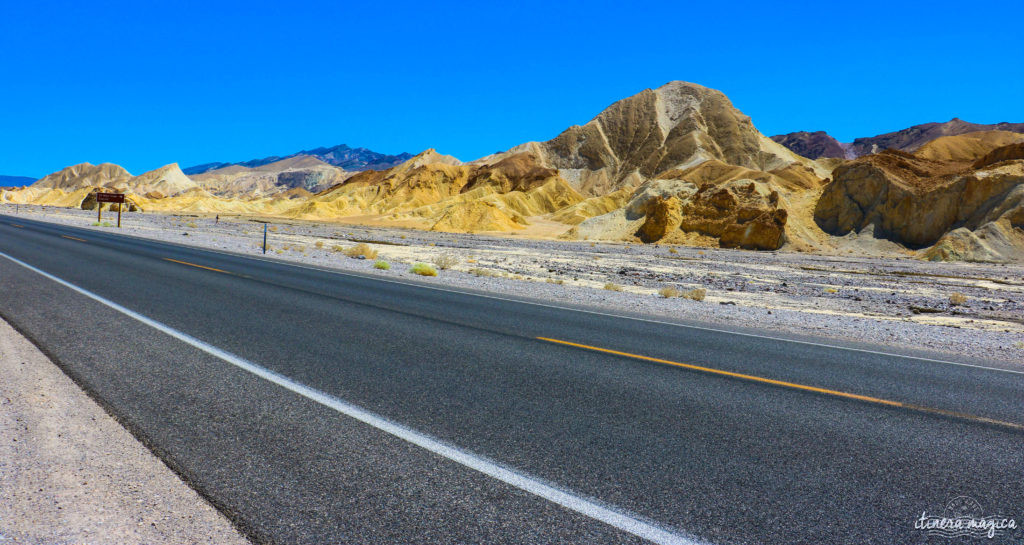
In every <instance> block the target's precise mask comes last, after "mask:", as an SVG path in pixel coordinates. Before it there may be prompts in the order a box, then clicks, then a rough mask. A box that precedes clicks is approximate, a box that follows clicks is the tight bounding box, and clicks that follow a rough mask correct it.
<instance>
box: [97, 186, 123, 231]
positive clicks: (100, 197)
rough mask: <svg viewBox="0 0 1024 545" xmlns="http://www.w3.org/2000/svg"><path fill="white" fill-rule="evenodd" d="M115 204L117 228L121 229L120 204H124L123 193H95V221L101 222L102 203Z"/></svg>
mask: <svg viewBox="0 0 1024 545" xmlns="http://www.w3.org/2000/svg"><path fill="white" fill-rule="evenodd" d="M105 202H109V203H116V204H117V226H118V227H121V204H123V203H124V193H97V194H96V221H97V222H101V221H103V203H105Z"/></svg>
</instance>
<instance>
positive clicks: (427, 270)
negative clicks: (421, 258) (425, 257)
mask: <svg viewBox="0 0 1024 545" xmlns="http://www.w3.org/2000/svg"><path fill="white" fill-rule="evenodd" d="M409 272H411V273H413V274H418V275H420V276H437V269H435V268H434V267H432V266H430V265H427V264H426V263H414V264H413V266H412V268H411V269H409Z"/></svg>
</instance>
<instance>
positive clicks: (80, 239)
mask: <svg viewBox="0 0 1024 545" xmlns="http://www.w3.org/2000/svg"><path fill="white" fill-rule="evenodd" d="M61 236H62V237H64V238H69V239H71V240H77V241H78V242H88V241H87V240H85V239H84V238H78V237H73V236H71V235H61Z"/></svg>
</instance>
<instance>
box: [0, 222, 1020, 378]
mask: <svg viewBox="0 0 1024 545" xmlns="http://www.w3.org/2000/svg"><path fill="white" fill-rule="evenodd" d="M13 208H14V207H13V206H10V205H6V206H4V207H3V212H4V213H12V212H13V211H14V210H13ZM19 213H20V214H22V215H24V217H26V218H31V219H37V220H45V221H50V222H56V223H62V224H67V225H74V226H79V227H88V228H91V229H101V230H105V231H115V230H116V228H113V227H100V226H93V225H92V224H93V223H94V222H95V219H96V218H95V215H94V213H92V212H88V211H82V210H74V209H66V208H54V207H40V206H26V205H22V206H21V207H20V209H19ZM266 222H269V248H270V249H269V251H268V253H267V257H270V258H276V259H282V260H287V261H294V262H299V263H305V264H310V265H316V266H325V267H331V268H336V269H340V270H349V271H358V272H361V273H368V274H376V275H379V276H381V277H383V278H391V279H396V280H399V279H403V278H404V279H410V278H413V277H414V275H413V274H412V273H410V272H409V268H410V266H411V264H413V263H416V262H424V263H429V264H435V263H442V264H443V265H444V268H442V267H437V268H438V269H440V270H439V274H438V276H437V277H419V276H415V278H417V279H419V280H423V281H427V282H432V283H436V284H438V285H444V286H451V287H456V288H461V289H476V290H484V291H488V292H493V293H498V294H509V295H515V296H526V297H532V298H537V299H543V300H547V301H551V302H572V303H575V304H583V305H587V306H591V307H595V308H598V309H604V310H607V311H614V312H624V313H639V314H645V315H651V316H663V317H669V318H672V319H676V320H683V321H692V322H702V323H706V324H709V325H712V326H713V325H714V324H727V325H730V326H733V327H750V328H759V329H768V330H774V331H779V332H783V333H786V334H795V335H812V336H826V337H831V338H836V339H842V340H845V341H851V342H862V343H870V344H876V345H889V346H893V347H899V348H901V349H906V350H923V351H929V352H936V353H943V354H946V355H949V356H950V357H955V356H961V357H967V358H973V359H981V360H997V361H1002V362H1009V363H1012V364H1024V267H1022V266H1020V265H1012V264H977V263H943V262H928V261H922V260H919V259H914V258H910V257H907V258H871V257H853V256H841V255H831V256H829V255H810V254H802V253H784V252H755V251H745V250H726V249H706V248H703V249H702V248H691V247H685V246H669V245H640V244H626V243H600V242H599V243H591V242H583V241H562V240H545V239H536V238H524V237H520V238H516V237H510V236H508V235H507V234H506V235H504V236H503V237H495V236H487V235H479V234H477V235H472V234H450V233H433V232H425V231H418V230H412V229H397V228H385V227H365V226H358V225H345V224H339V223H315V222H308V221H299V220H281V219H280V218H259V217H243V216H221V217H220V220H219V223H218V222H217V220H216V218H215V216H214V215H197V214H154V213H126V214H125V215H124V218H123V227H122V228H121V229H120V230H117V232H120V233H123V234H126V235H133V236H141V237H146V238H151V239H157V240H164V241H170V242H175V243H182V244H189V245H195V246H200V247H206V248H212V249H217V250H223V251H230V252H239V253H244V254H251V255H254V256H260V255H261V241H262V235H263V225H264V223H266ZM357 244H367V245H368V246H370V247H371V248H372V249H373V250H376V251H377V252H379V255H378V256H377V258H376V259H377V260H383V261H386V262H388V263H389V264H390V266H391V268H390V269H389V270H378V269H375V268H374V262H375V261H376V260H374V259H357V258H351V257H348V256H347V255H346V250H348V249H350V248H352V247H354V246H356V245H357ZM665 288H669V289H674V290H676V291H678V292H680V293H686V292H689V291H691V290H697V289H703V290H706V297H705V298H704V300H703V301H695V300H691V299H687V298H683V297H668V298H666V297H663V296H661V295H659V292H661V291H662V290H663V289H665ZM961 296H962V299H959V298H960V297H961ZM961 301H962V302H961Z"/></svg>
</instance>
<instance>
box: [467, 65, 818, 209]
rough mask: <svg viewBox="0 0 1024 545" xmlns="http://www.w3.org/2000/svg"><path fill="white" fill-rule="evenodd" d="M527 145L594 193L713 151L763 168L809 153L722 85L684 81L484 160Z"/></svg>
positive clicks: (744, 164)
mask: <svg viewBox="0 0 1024 545" xmlns="http://www.w3.org/2000/svg"><path fill="white" fill-rule="evenodd" d="M521 152H530V153H532V154H534V155H536V156H537V157H538V159H539V161H540V162H541V164H543V165H544V166H547V167H551V168H557V169H558V170H559V171H560V172H561V174H562V176H563V177H565V178H566V179H567V180H568V181H569V182H570V183H571V184H572V185H573V187H575V188H576V189H578V190H579V191H581V192H583V193H584V194H587V195H591V196H597V195H603V194H606V193H610V192H612V191H615V190H616V189H619V188H622V187H636V186H638V185H640V184H642V183H643V182H644V181H646V180H647V179H649V178H652V177H654V176H656V175H657V174H659V173H661V172H664V171H667V170H671V169H685V168H688V167H691V166H694V165H697V164H700V163H702V162H704V161H708V160H712V159H714V160H718V161H721V162H723V163H726V164H730V165H737V166H742V167H745V168H750V169H756V170H770V169H775V168H782V167H785V166H787V165H790V164H792V163H797V162H801V161H804V159H803V158H801V157H799V156H797V155H795V154H794V153H792V152H791V151H789V150H788V149H786V148H784V147H782V146H780V145H778V144H776V143H775V142H773V141H771V140H770V139H768V138H766V137H764V136H763V135H762V134H761V133H759V132H758V131H757V129H755V128H754V125H753V123H752V122H751V121H750V118H749V117H747V116H746V115H743V113H741V112H740V111H739V110H737V109H736V108H735V107H733V105H732V103H731V102H730V101H729V99H728V98H726V96H725V95H724V94H722V93H721V92H720V91H716V90H713V89H708V88H706V87H702V86H700V85H696V84H692V83H686V82H681V81H673V82H670V83H667V84H665V85H663V86H661V87H659V88H657V89H654V90H651V89H647V90H644V91H642V92H640V93H639V94H636V95H633V96H631V97H629V98H626V99H623V100H620V101H618V102H616V103H614V104H612V105H611V106H609V107H608V108H607V109H606V110H604V111H603V112H601V113H600V114H598V116H597V117H595V118H594V119H592V120H591V121H590V122H588V123H586V124H585V125H582V126H580V125H575V126H572V127H569V128H568V129H566V130H565V131H564V132H562V134H560V135H558V136H557V137H555V138H554V139H552V140H548V141H547V142H528V143H526V144H522V145H519V146H516V147H514V148H512V149H511V150H509V151H508V152H505V154H499V155H497V156H492V157H488V158H484V159H482V160H481V161H485V162H486V161H493V160H494V159H495V158H500V157H502V156H504V155H507V154H515V153H521Z"/></svg>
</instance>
